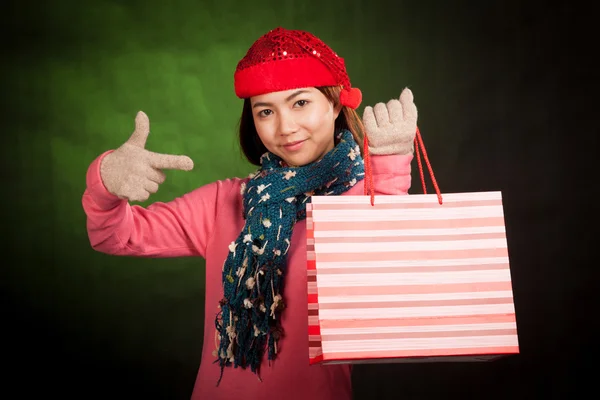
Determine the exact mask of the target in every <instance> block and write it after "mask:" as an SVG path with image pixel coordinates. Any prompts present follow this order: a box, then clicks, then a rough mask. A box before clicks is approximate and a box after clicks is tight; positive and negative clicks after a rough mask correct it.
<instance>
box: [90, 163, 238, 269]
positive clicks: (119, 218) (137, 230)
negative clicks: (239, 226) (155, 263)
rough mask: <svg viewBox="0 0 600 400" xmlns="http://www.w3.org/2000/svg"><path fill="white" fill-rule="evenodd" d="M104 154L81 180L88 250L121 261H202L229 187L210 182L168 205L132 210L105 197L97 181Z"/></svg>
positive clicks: (228, 185) (118, 200)
mask: <svg viewBox="0 0 600 400" xmlns="http://www.w3.org/2000/svg"><path fill="white" fill-rule="evenodd" d="M108 153H109V152H106V153H104V154H102V155H100V156H99V157H98V158H97V159H96V160H94V161H93V162H92V164H91V165H90V167H89V168H88V171H87V174H86V189H85V192H84V194H83V198H82V204H83V209H84V211H85V214H86V217H87V224H86V227H87V233H88V237H89V240H90V244H91V246H92V248H93V249H95V250H97V251H99V252H101V253H106V254H111V255H121V256H138V257H155V258H163V257H189V256H201V257H205V255H206V247H207V243H208V241H209V239H210V236H211V234H212V232H213V228H214V225H215V220H216V216H217V212H218V204H219V200H218V198H219V196H220V194H221V193H225V192H227V193H228V192H229V191H230V190H232V188H233V186H232V185H230V184H227V182H215V183H211V184H208V185H205V186H202V187H200V188H198V189H196V190H194V191H192V192H190V193H187V194H185V195H183V196H181V197H178V198H176V199H174V200H172V201H170V202H167V203H163V202H156V203H153V204H151V205H150V206H148V207H142V206H139V205H131V204H129V202H128V201H127V200H123V199H120V198H118V197H117V196H114V195H113V194H111V193H109V192H108V191H107V190H106V187H105V186H104V184H103V182H102V179H101V178H100V163H101V161H102V159H103V158H104V157H105V156H106V155H107V154H108ZM227 193H225V194H227Z"/></svg>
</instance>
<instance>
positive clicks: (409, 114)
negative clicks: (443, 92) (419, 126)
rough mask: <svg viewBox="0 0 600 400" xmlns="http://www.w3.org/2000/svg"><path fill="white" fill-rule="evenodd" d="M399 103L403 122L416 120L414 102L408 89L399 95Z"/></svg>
mask: <svg viewBox="0 0 600 400" xmlns="http://www.w3.org/2000/svg"><path fill="white" fill-rule="evenodd" d="M400 103H402V109H403V112H404V120H408V121H416V120H417V115H418V114H417V106H416V105H415V102H414V97H413V93H412V91H411V90H410V89H409V88H406V89H404V90H403V91H402V93H400Z"/></svg>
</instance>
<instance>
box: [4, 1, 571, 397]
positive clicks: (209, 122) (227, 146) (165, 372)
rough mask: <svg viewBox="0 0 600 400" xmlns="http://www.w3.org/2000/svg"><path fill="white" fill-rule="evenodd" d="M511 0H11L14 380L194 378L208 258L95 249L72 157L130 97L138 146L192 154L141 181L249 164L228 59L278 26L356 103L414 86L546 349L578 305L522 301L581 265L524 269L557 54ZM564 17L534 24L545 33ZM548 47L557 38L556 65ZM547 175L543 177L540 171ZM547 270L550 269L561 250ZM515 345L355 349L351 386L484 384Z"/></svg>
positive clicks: (541, 208)
mask: <svg viewBox="0 0 600 400" xmlns="http://www.w3.org/2000/svg"><path fill="white" fill-rule="evenodd" d="M518 4H519V2H516V1H515V2H512V1H511V2H498V4H494V3H492V2H467V1H460V2H452V5H450V4H449V2H437V3H436V2H404V1H396V2H391V1H389V2H382V1H379V2H375V1H367V0H345V1H341V0H332V1H322V0H320V1H314V0H304V1H281V0H280V1H272V0H265V1H261V2H253V1H248V2H240V1H233V0H220V1H210V2H199V1H191V0H188V1H185V0H176V1H171V2H163V1H154V0H146V1H127V2H125V1H123V2H117V1H100V0H91V1H87V2H85V1H72V0H68V1H62V2H54V3H51V2H43V3H41V2H40V3H34V2H31V1H27V2H21V3H19V4H18V5H16V4H13V5H12V6H10V7H9V8H7V12H6V13H5V14H4V16H3V17H4V18H5V19H6V21H5V24H4V26H8V27H10V28H12V31H13V33H14V35H13V36H9V39H8V41H9V42H11V44H12V45H13V46H11V52H10V53H9V54H8V58H7V59H8V60H9V61H10V63H6V64H4V66H3V74H2V76H3V78H4V81H5V82H4V85H5V91H4V93H5V94H7V95H6V96H5V97H4V98H3V100H2V101H3V103H2V105H3V110H4V111H5V113H6V117H5V125H6V126H7V129H6V131H5V138H4V139H5V142H4V143H5V145H4V146H3V153H4V154H3V157H2V162H3V163H4V164H5V165H4V169H3V171H4V176H3V178H4V182H5V188H8V192H7V196H5V197H4V199H3V202H5V203H6V204H5V207H10V208H5V210H9V211H8V212H6V213H5V215H4V220H5V221H6V222H7V226H10V227H11V228H10V229H7V230H6V231H5V232H6V236H5V240H4V241H3V246H5V253H6V254H10V255H11V257H12V258H10V257H7V263H6V264H7V265H8V266H7V267H6V268H4V269H3V271H4V273H5V274H7V276H8V279H3V286H4V287H3V293H2V296H3V299H4V300H5V301H4V304H5V305H6V304H8V305H9V306H10V307H11V309H12V310H13V312H11V313H10V315H9V314H6V315H9V317H10V318H9V319H7V320H5V321H7V322H6V324H5V328H4V332H5V334H8V339H6V340H5V347H6V349H7V352H8V353H10V354H13V355H15V358H14V360H15V361H14V362H12V361H11V363H10V365H11V368H10V369H11V372H14V373H16V374H18V375H20V376H22V377H23V376H24V377H25V378H23V381H22V382H23V383H22V385H21V386H20V388H21V389H22V390H24V391H25V392H27V391H29V392H30V393H33V392H32V391H36V390H39V391H40V392H41V393H45V394H58V395H62V396H63V398H66V397H69V396H73V397H74V398H96V397H101V396H102V395H110V394H112V396H109V398H152V399H159V398H160V399H162V398H164V399H185V398H189V395H190V393H191V390H192V386H193V382H194V379H195V374H196V371H197V368H198V363H199V359H200V351H201V346H202V329H203V327H202V324H203V307H204V262H203V260H201V259H168V260H161V259H132V258H119V257H111V256H107V255H103V254H99V253H96V252H94V251H93V250H92V249H91V248H90V245H89V242H88V239H87V235H86V230H85V216H84V213H83V210H82V207H81V196H82V194H83V191H84V189H85V172H86V169H87V167H88V165H89V164H90V163H91V162H92V160H93V159H94V158H95V157H96V156H98V155H99V154H100V153H102V152H103V151H105V150H108V149H112V148H116V147H118V146H119V145H121V144H122V143H123V142H124V141H125V140H127V138H128V137H129V135H130V134H131V132H132V130H133V128H134V117H135V114H136V112H137V111H138V110H143V111H145V112H146V113H147V114H148V116H149V118H150V123H151V135H150V138H149V140H148V146H147V147H148V148H149V149H150V150H154V151H158V152H164V153H174V154H186V155H188V156H190V157H191V158H192V159H193V160H194V162H195V169H194V170H193V171H192V172H182V171H168V172H167V177H168V178H167V181H166V183H165V184H163V185H162V186H161V189H160V191H159V192H158V193H157V194H156V195H154V196H153V197H152V198H151V199H150V201H168V200H170V199H172V198H173V197H175V196H178V195H181V194H183V193H185V192H187V191H190V190H192V189H194V188H196V187H198V186H200V185H203V184H205V183H208V182H211V181H214V180H216V179H224V178H228V177H231V176H244V175H246V174H248V173H249V172H250V171H252V167H251V166H250V165H248V164H247V163H246V162H245V161H244V160H243V158H242V156H241V153H240V150H239V148H238V145H237V142H236V126H237V122H238V118H239V116H240V112H241V105H242V103H241V100H239V99H237V98H236V97H235V95H234V92H233V71H234V69H235V66H236V63H237V62H238V60H239V59H240V58H241V57H243V55H244V54H245V52H246V50H247V49H248V47H249V46H250V45H251V44H252V43H253V41H254V40H256V39H257V38H258V37H259V36H260V35H262V34H264V33H265V32H266V31H268V30H270V29H272V28H274V27H277V26H284V27H287V28H292V29H305V30H309V31H311V32H313V33H315V34H316V35H317V36H319V37H320V38H322V39H323V40H324V41H325V42H326V43H328V44H329V45H330V46H331V47H332V48H333V49H334V50H335V51H336V52H338V53H339V54H340V55H341V56H342V57H344V58H345V60H346V65H347V68H348V72H349V74H350V77H351V80H352V83H353V85H354V86H356V87H359V88H361V89H362V91H363V96H364V101H363V106H364V105H365V104H371V105H372V104H374V103H375V102H380V101H387V100H389V99H391V98H393V97H397V96H398V95H399V93H400V91H401V90H402V88H404V87H407V86H408V87H410V88H411V89H412V90H413V92H414V94H415V101H416V103H417V106H418V107H419V113H420V117H419V118H420V119H419V126H420V128H421V132H422V134H423V137H424V140H425V143H426V146H427V150H428V153H429V156H430V158H431V160H432V163H433V167H434V171H435V173H436V178H437V179H438V182H439V183H440V186H441V187H442V190H444V191H467V190H502V191H503V193H504V196H505V208H506V215H507V221H508V222H507V229H508V231H509V233H510V235H509V238H510V243H509V245H510V246H512V255H513V279H514V280H515V282H514V285H515V298H516V302H517V306H518V314H517V315H519V316H520V320H519V323H520V328H521V332H520V334H521V341H522V349H523V351H524V353H525V355H527V354H529V356H531V355H532V354H533V355H535V356H539V355H545V354H546V353H545V351H544V350H543V349H544V348H545V345H546V344H548V343H553V342H554V341H556V340H557V338H559V337H560V338H562V337H563V336H561V335H563V334H565V335H566V333H565V329H566V328H564V327H565V326H567V325H568V321H569V318H571V317H572V314H569V315H567V314H564V315H562V314H561V315H558V314H555V315H554V317H553V318H554V322H556V323H557V326H562V328H560V327H559V328H557V329H558V330H554V331H553V333H552V335H554V336H552V335H550V336H548V335H538V333H537V332H538V331H539V329H542V326H543V325H541V324H543V323H545V322H542V321H546V323H547V319H545V317H540V320H533V319H528V318H527V317H532V316H534V315H540V314H538V311H539V309H540V307H550V308H553V309H555V310H557V309H560V307H561V301H564V300H565V298H566V297H567V294H565V293H569V291H570V290H571V291H575V290H576V287H577V284H576V283H575V282H574V281H569V280H568V278H566V280H565V279H563V280H562V282H563V284H566V285H567V286H568V288H567V289H566V291H563V292H559V294H558V296H556V295H554V296H553V297H551V298H547V299H544V300H541V297H542V296H545V295H547V294H549V293H554V294H556V291H554V290H553V289H552V288H551V287H544V286H543V285H540V282H539V281H538V280H536V279H534V278H532V274H533V273H532V271H531V270H530V269H531V268H533V269H536V268H541V267H536V265H538V264H534V265H532V264H531V263H527V258H526V257H527V254H529V252H531V253H532V254H533V253H535V254H538V257H544V259H545V260H551V259H557V257H559V248H558V247H555V248H552V247H551V246H548V244H547V243H548V242H547V241H544V240H542V239H539V240H538V239H535V238H534V237H533V236H532V235H531V233H532V232H533V231H537V230H538V229H542V230H543V229H546V228H548V226H549V225H547V224H548V221H554V222H556V221H558V219H557V218H558V216H559V215H560V213H562V212H564V210H561V206H560V204H559V202H558V201H554V200H553V198H552V197H551V196H548V194H550V193H553V191H554V187H555V185H556V184H557V180H558V181H560V182H566V179H567V178H566V176H567V171H568V170H569V168H570V167H565V166H562V167H558V166H556V165H555V164H550V163H549V161H548V160H552V159H553V158H554V157H557V156H559V155H560V154H561V152H560V150H559V149H560V144H559V142H560V137H561V136H560V132H559V131H558V130H557V129H555V128H554V127H555V126H556V125H555V123H556V122H557V120H555V119H553V116H555V115H556V114H555V113H554V112H553V111H559V109H558V106H557V105H556V103H555V102H554V100H553V99H552V97H553V96H554V95H556V94H558V93H560V90H561V87H560V86H559V83H558V80H557V77H558V75H557V74H558V73H555V74H543V73H542V74H538V73H537V72H536V68H537V67H538V66H539V65H540V64H542V63H545V62H546V61H545V60H549V59H551V58H550V57H548V58H543V57H544V56H546V55H548V54H550V53H549V52H545V49H547V48H549V47H544V46H545V45H543V43H546V39H547V40H548V42H551V41H552V39H551V38H552V37H554V36H551V37H550V38H548V37H546V39H543V38H542V37H541V36H540V35H539V34H536V32H538V33H539V29H540V28H545V27H547V25H548V24H547V20H546V19H544V17H543V15H542V16H541V17H540V14H539V13H537V12H536V9H535V7H526V6H520V5H518ZM550 25H551V24H550ZM557 29H558V30H557ZM560 29H561V28H560V27H558V28H556V26H554V30H552V32H553V33H548V34H549V35H555V36H556V37H558V36H559V35H560V34H561V31H560ZM545 32H546V33H547V32H550V30H548V31H545ZM564 62H566V61H564ZM562 63H563V61H561V60H560V59H559V60H558V61H557V59H556V58H554V63H553V64H552V65H553V68H555V71H560V68H561V66H562V65H563V64H562ZM546 65H548V64H546ZM545 94H548V96H546V95H545ZM362 108H363V107H361V108H360V110H359V111H360V112H362ZM561 110H562V111H564V105H563V107H562V108H561ZM540 132H543V133H544V141H539V140H538V136H536V135H537V134H538V133H540ZM536 157H537V158H536ZM532 160H537V161H532ZM546 161H548V162H546ZM548 175H552V176H553V177H554V179H555V180H554V181H553V182H548V181H547V180H544V179H540V178H541V177H543V176H548ZM413 179H414V180H413V182H414V183H413V189H412V193H419V192H421V191H422V189H421V184H420V181H419V178H418V175H417V174H416V173H414V174H413ZM429 187H430V190H431V186H429ZM525 190H526V191H527V192H528V195H529V196H530V200H528V202H524V201H523V197H522V193H523V192H524V191H525ZM534 203H535V204H536V206H533V204H534ZM560 223H561V224H562V222H560ZM561 226H562V225H561ZM526 238H528V242H527V245H523V246H521V244H522V243H523V241H524V240H525V239H526ZM542 249H544V251H543V254H544V255H539V254H541V253H542ZM536 252H537V253H536ZM538 262H540V263H541V261H539V258H538ZM526 266H527V268H526ZM544 274H545V276H546V278H547V279H550V278H551V277H554V278H557V277H558V276H559V275H560V273H559V271H558V269H557V268H554V269H552V268H550V269H546V270H545V272H544ZM563 278H564V277H563ZM547 282H549V281H546V283H547ZM547 284H548V283H547ZM569 285H570V286H569ZM560 293H562V295H561V294H560ZM525 299H527V300H525ZM519 312H520V313H519ZM544 315H546V314H544ZM9 321H10V322H9ZM515 360H519V359H518V358H515V359H508V360H506V361H500V362H498V363H497V364H494V366H493V367H490V366H470V365H453V366H451V367H450V366H445V365H434V366H428V367H424V366H412V367H409V366H395V367H391V366H389V367H381V366H371V367H359V368H357V369H356V371H357V372H356V375H355V382H356V386H357V398H365V397H361V396H364V395H365V394H366V393H374V394H377V395H378V396H379V398H384V394H385V393H387V395H388V396H389V398H396V397H395V395H394V392H395V391H396V389H395V388H396V386H395V382H397V377H398V376H404V377H408V376H411V377H412V378H410V379H408V378H407V379H404V380H403V382H404V385H405V387H404V389H403V390H404V393H405V395H406V396H408V395H409V394H410V393H413V394H414V393H422V394H423V393H425V392H426V391H429V392H434V391H435V390H436V389H435V387H439V388H440V389H439V390H440V391H444V392H445V393H449V392H450V391H455V392H457V393H460V392H459V391H460V387H461V386H460V385H459V384H458V383H455V380H456V382H460V381H462V380H463V379H471V378H473V377H474V376H477V377H478V378H477V379H479V382H480V385H479V386H480V387H482V388H486V387H489V386H487V385H492V384H495V383H494V382H495V381H496V379H499V378H498V377H505V378H506V377H507V376H510V375H509V374H511V373H512V372H511V371H514V370H515V368H517V366H518V365H520V366H528V365H531V364H530V363H529V364H528V362H523V361H521V362H523V364H518V363H519V361H515ZM520 360H523V358H521V359H520ZM531 362H533V361H531ZM394 368H395V369H394ZM409 368H411V369H409ZM425 368H428V369H425ZM492 368H495V369H492ZM526 370H527V367H524V369H522V370H521V371H522V372H523V373H524V372H525V371H526ZM409 371H410V372H409ZM450 372H452V374H450ZM409 374H412V375H409ZM477 374H478V375H477ZM523 376H524V375H523ZM431 377H435V378H434V379H435V381H434V382H435V384H431V381H430V380H429V379H430V378H431ZM469 377H470V378H469ZM546 377H547V376H546V375H544V376H541V375H540V376H538V377H534V378H532V379H529V380H527V379H525V378H523V379H522V380H519V379H518V378H517V377H515V376H513V377H512V378H511V379H513V380H512V382H513V383H512V385H513V386H512V387H514V388H516V387H517V386H518V385H523V384H525V385H527V384H528V385H536V384H538V383H539V384H541V383H542V382H543V383H544V384H549V383H548V380H547V379H546ZM500 379H502V378H500ZM19 382H21V381H19ZM526 382H527V383H526ZM550 384H551V383H550ZM119 385H122V386H121V387H120V388H119V389H118V387H119ZM556 385H559V384H558V383H556ZM507 387H509V386H507V385H505V386H504V389H505V390H508V389H507ZM560 387H563V386H560ZM441 388H443V389H441ZM555 389H556V388H555ZM482 390H484V389H482ZM83 393H85V395H83Z"/></svg>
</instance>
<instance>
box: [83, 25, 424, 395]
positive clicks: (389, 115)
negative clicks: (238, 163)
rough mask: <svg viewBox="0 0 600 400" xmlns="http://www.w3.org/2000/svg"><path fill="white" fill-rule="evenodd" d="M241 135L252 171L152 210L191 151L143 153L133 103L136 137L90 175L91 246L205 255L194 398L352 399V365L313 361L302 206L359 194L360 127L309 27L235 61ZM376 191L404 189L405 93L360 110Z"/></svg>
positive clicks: (408, 143)
mask: <svg viewBox="0 0 600 400" xmlns="http://www.w3.org/2000/svg"><path fill="white" fill-rule="evenodd" d="M234 80H235V91H236V95H237V96H238V97H240V98H241V99H244V105H243V110H242V116H241V121H240V129H239V135H240V137H239V139H240V144H241V147H242V149H243V151H244V153H245V155H246V157H247V158H248V160H249V161H250V162H251V163H253V164H255V165H257V166H259V167H260V168H259V169H258V171H257V172H256V174H254V175H253V176H251V177H249V178H245V179H238V178H236V179H228V180H222V181H217V182H214V183H211V184H208V185H205V186H203V187H200V188H198V189H196V190H194V191H192V192H190V193H188V194H185V195H183V196H182V197H180V198H177V199H175V200H173V201H171V202H168V203H154V204H152V205H150V206H148V207H147V208H143V207H141V206H139V205H130V203H129V202H130V201H143V200H146V199H147V198H148V197H149V196H150V194H151V193H154V192H156V191H157V190H158V186H159V184H161V183H162V182H163V181H164V174H163V172H162V171H161V169H165V168H175V169H182V170H190V169H192V168H193V163H192V161H191V160H190V159H189V158H188V157H185V156H175V155H165V154H157V153H152V152H149V151H147V150H145V149H144V146H145V142H146V139H147V136H148V133H149V122H148V118H147V116H146V115H145V114H144V113H142V112H140V113H138V115H137V117H136V128H135V131H134V133H133V134H132V136H131V138H130V139H129V140H128V141H127V142H126V143H125V144H123V145H122V146H121V147H120V148H118V149H116V150H114V151H108V152H105V153H104V154H102V155H100V156H99V157H98V158H97V159H96V160H95V161H94V162H93V163H92V164H91V166H90V168H89V170H88V173H87V188H86V191H85V193H84V195H83V207H84V210H85V212H86V214H87V217H88V224H87V229H88V234H89V238H90V242H91V245H92V247H93V248H94V249H96V250H98V251H101V252H103V253H107V254H113V255H128V256H140V257H184V256H200V257H204V258H205V260H206V306H205V307H206V309H205V322H204V346H203V351H202V359H201V364H200V370H199V372H198V377H197V380H196V385H195V388H194V393H193V397H192V398H193V399H234V398H247V399H254V398H259V397H261V396H265V398H268V399H279V398H285V399H290V400H291V399H313V400H318V399H323V400H325V399H336V400H339V399H351V397H352V393H351V379H350V375H351V369H350V367H349V366H347V365H331V366H324V365H314V366H309V364H308V326H307V320H308V311H307V283H306V243H305V241H306V239H305V229H306V225H305V220H304V217H305V206H306V202H308V201H310V196H311V195H363V194H364V193H365V183H364V182H365V179H364V178H365V163H364V161H363V159H362V157H361V154H362V150H363V148H362V143H363V139H364V136H365V134H364V132H363V123H362V121H361V119H360V117H359V116H358V115H357V113H356V111H355V109H356V108H357V107H358V106H359V104H360V102H361V93H360V91H359V90H358V89H356V88H352V87H351V85H350V80H349V78H348V75H347V73H346V68H345V66H344V61H343V59H342V58H340V57H338V56H337V55H336V54H335V53H334V52H333V51H332V50H331V49H330V48H329V47H328V46H327V45H326V44H324V43H323V42H322V41H320V40H319V39H318V38H316V37H315V36H313V35H311V34H310V33H308V32H303V31H290V30H285V29H282V28H278V29H275V30H272V31H270V32H268V33H267V34H265V35H263V36H262V37H261V38H259V39H258V40H257V41H256V42H255V43H254V44H253V45H252V47H251V48H250V49H249V50H248V52H247V54H246V55H245V57H244V58H243V59H242V60H241V61H240V62H239V64H238V66H237V69H236V72H235V75H234ZM364 119H365V121H364V122H365V126H366V130H367V135H368V138H369V152H370V154H372V155H373V157H372V158H371V159H370V163H368V164H367V165H370V166H371V168H372V170H371V171H367V172H370V173H369V174H368V175H369V176H371V177H372V179H373V184H374V191H375V193H380V194H406V193H407V191H408V189H409V187H410V163H411V161H412V142H413V140H414V135H415V132H416V120H417V110H416V107H415V106H414V103H413V99H412V93H411V92H410V91H409V90H404V91H403V93H402V95H401V96H400V101H399V100H391V101H390V102H388V103H387V105H385V104H383V103H378V104H377V105H376V106H375V107H374V108H371V107H367V108H366V109H365V113H364Z"/></svg>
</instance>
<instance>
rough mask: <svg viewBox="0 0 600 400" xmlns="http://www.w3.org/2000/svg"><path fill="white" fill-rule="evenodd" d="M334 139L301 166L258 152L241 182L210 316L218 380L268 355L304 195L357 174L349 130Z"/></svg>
mask: <svg viewBox="0 0 600 400" xmlns="http://www.w3.org/2000/svg"><path fill="white" fill-rule="evenodd" d="M336 138H337V145H336V146H335V147H334V148H333V149H332V150H331V151H329V152H328V153H327V154H326V155H325V157H324V158H322V159H321V160H319V161H315V162H313V163H311V164H308V165H305V166H302V167H293V168H292V167H288V166H287V165H286V163H285V162H284V161H283V160H282V159H281V158H279V157H278V156H276V155H274V154H272V153H265V154H263V156H262V157H261V168H260V169H259V170H258V171H257V173H256V174H255V175H254V176H253V177H252V178H251V179H250V180H249V181H248V184H247V185H245V187H242V190H241V192H242V195H243V206H244V210H243V212H244V218H245V225H244V228H243V230H242V232H241V233H240V235H239V236H238V238H237V239H236V240H235V241H233V242H231V244H230V245H229V253H228V256H227V259H226V261H225V263H224V265H223V290H224V297H223V299H222V300H221V301H220V302H219V304H220V311H219V313H218V314H217V318H216V321H215V324H216V329H217V333H218V334H217V341H218V343H219V345H218V348H217V350H216V353H215V355H216V356H217V357H218V358H217V360H216V361H215V362H219V364H220V366H221V378H222V376H223V370H224V368H225V367H226V366H231V365H233V366H234V367H235V368H237V367H242V368H246V367H247V366H250V369H251V370H252V372H254V373H255V374H257V375H259V366H260V364H261V360H262V357H263V354H264V352H265V350H267V351H268V359H269V360H274V359H275V358H276V354H277V343H278V341H279V340H280V338H281V337H282V335H283V331H282V327H281V323H280V316H281V312H282V311H283V309H284V308H285V302H284V297H283V283H284V277H285V272H286V268H285V266H286V259H287V254H288V250H289V248H290V240H291V237H292V230H293V228H294V224H295V223H296V221H299V220H302V219H304V218H306V203H307V202H309V201H310V196H312V195H339V194H341V193H344V192H346V191H347V190H349V189H350V188H351V187H352V186H354V185H355V184H356V183H357V182H358V181H360V180H362V179H363V178H364V163H363V159H362V157H361V155H360V148H359V147H358V144H357V143H356V142H355V141H354V138H353V136H352V134H351V133H350V132H349V131H347V130H343V131H341V132H339V133H338V134H337V135H336ZM258 377H259V379H260V376H258ZM221 378H219V382H220V381H221ZM218 384H219V383H217V385H218Z"/></svg>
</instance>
